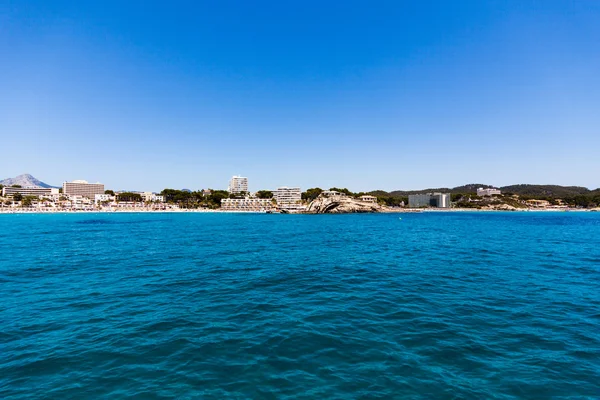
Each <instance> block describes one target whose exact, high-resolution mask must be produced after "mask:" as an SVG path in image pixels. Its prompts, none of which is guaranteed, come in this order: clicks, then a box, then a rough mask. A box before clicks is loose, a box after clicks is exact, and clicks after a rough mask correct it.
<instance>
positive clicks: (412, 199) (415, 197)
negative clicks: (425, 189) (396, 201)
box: [408, 193, 450, 208]
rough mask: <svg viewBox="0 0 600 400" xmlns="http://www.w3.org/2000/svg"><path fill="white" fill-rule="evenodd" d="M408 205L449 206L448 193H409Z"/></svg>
mask: <svg viewBox="0 0 600 400" xmlns="http://www.w3.org/2000/svg"><path fill="white" fill-rule="evenodd" d="M408 206H409V207H411V208H420V207H435V208H450V193H427V194H411V195H409V196H408Z"/></svg>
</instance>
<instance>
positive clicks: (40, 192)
mask: <svg viewBox="0 0 600 400" xmlns="http://www.w3.org/2000/svg"><path fill="white" fill-rule="evenodd" d="M17 193H19V194H20V195H21V196H36V197H39V196H44V197H47V196H51V195H53V194H58V189H56V188H43V187H24V188H20V187H12V186H5V187H3V188H2V197H10V198H12V197H14V195H15V194H17Z"/></svg>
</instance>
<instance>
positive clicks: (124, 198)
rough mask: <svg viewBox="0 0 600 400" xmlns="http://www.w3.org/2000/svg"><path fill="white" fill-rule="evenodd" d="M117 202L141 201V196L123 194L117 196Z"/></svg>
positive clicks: (130, 193) (129, 193)
mask: <svg viewBox="0 0 600 400" xmlns="http://www.w3.org/2000/svg"><path fill="white" fill-rule="evenodd" d="M117 198H118V199H119V201H135V202H138V201H142V195H141V194H139V193H132V192H123V193H119V194H118V195H117Z"/></svg>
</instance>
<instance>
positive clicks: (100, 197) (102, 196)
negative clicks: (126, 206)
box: [94, 193, 115, 204]
mask: <svg viewBox="0 0 600 400" xmlns="http://www.w3.org/2000/svg"><path fill="white" fill-rule="evenodd" d="M114 200H115V196H112V195H110V194H104V193H102V194H97V195H95V196H94V202H95V203H96V204H98V203H103V202H105V201H114Z"/></svg>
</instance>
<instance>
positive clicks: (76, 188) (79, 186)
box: [63, 180, 104, 199]
mask: <svg viewBox="0 0 600 400" xmlns="http://www.w3.org/2000/svg"><path fill="white" fill-rule="evenodd" d="M63 193H64V194H67V195H79V196H83V197H87V198H88V199H95V198H96V195H97V194H104V184H102V183H88V182H87V181H83V180H76V181H73V182H64V183H63Z"/></svg>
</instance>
